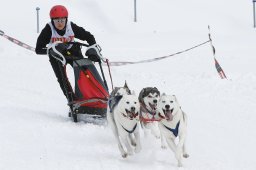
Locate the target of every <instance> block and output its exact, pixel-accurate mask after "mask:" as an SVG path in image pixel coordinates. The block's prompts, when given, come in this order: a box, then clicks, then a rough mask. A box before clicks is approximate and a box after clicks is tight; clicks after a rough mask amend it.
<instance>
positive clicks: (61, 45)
mask: <svg viewBox="0 0 256 170" xmlns="http://www.w3.org/2000/svg"><path fill="white" fill-rule="evenodd" d="M55 48H56V50H57V51H59V52H60V53H61V54H63V55H68V49H67V48H68V44H64V43H59V44H58V45H56V46H55Z"/></svg>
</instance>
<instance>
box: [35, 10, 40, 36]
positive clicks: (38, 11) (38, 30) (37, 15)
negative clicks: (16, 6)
mask: <svg viewBox="0 0 256 170" xmlns="http://www.w3.org/2000/svg"><path fill="white" fill-rule="evenodd" d="M39 10H40V8H39V7H37V8H36V11H37V33H39Z"/></svg>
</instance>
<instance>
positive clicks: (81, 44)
mask: <svg viewBox="0 0 256 170" xmlns="http://www.w3.org/2000/svg"><path fill="white" fill-rule="evenodd" d="M67 44H74V45H80V46H85V47H89V46H90V45H88V44H84V43H80V42H67Z"/></svg>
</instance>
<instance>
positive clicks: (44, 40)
mask: <svg viewBox="0 0 256 170" xmlns="http://www.w3.org/2000/svg"><path fill="white" fill-rule="evenodd" d="M70 23H71V27H72V30H73V32H74V34H75V38H78V39H80V40H82V41H87V43H88V44H89V45H93V44H95V43H96V41H95V38H94V36H93V35H92V34H91V33H90V32H88V31H86V30H85V29H84V28H82V27H79V26H77V25H76V24H74V23H73V22H70ZM56 31H57V33H58V34H59V35H64V34H65V31H66V29H64V30H57V29H56ZM51 36H52V31H51V27H50V25H49V24H46V26H45V27H44V29H43V30H42V31H41V33H40V35H39V36H38V38H37V43H36V49H35V51H36V54H47V47H46V46H47V44H49V43H50V41H51ZM69 51H70V52H71V53H73V54H76V53H77V52H78V51H80V49H78V47H76V46H72V47H71V49H70V50H69Z"/></svg>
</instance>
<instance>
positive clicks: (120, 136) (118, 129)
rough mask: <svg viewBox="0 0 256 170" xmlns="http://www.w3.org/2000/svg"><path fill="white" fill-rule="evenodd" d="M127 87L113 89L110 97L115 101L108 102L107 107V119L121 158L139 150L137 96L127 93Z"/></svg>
mask: <svg viewBox="0 0 256 170" xmlns="http://www.w3.org/2000/svg"><path fill="white" fill-rule="evenodd" d="M127 89H129V88H128V87H127V88H125V87H121V88H119V89H116V90H114V91H113V92H112V93H111V96H110V98H112V101H115V102H114V103H115V104H112V105H110V103H109V105H108V109H107V120H108V123H109V125H110V126H111V128H112V131H113V133H114V136H115V138H116V140H117V142H118V148H119V150H120V152H121V155H122V157H123V158H126V157H127V156H128V155H132V154H133V153H134V152H135V153H137V152H139V151H140V150H141V144H140V134H139V127H138V123H139V107H140V106H139V101H138V98H137V96H135V95H134V94H129V93H130V90H127ZM114 98H116V99H114ZM131 145H132V146H131ZM124 146H125V148H126V150H125V148H124ZM133 146H134V147H135V149H134V148H133Z"/></svg>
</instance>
